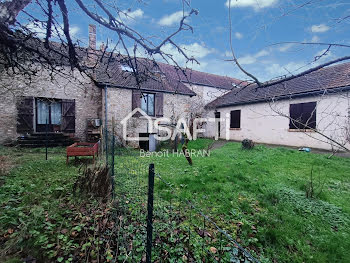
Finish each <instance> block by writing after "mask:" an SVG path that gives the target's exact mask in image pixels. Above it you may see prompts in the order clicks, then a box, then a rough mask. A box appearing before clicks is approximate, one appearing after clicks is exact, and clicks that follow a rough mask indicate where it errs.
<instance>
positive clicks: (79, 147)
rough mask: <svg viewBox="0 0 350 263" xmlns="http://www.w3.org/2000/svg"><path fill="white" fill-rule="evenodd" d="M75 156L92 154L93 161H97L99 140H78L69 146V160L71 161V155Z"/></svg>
mask: <svg viewBox="0 0 350 263" xmlns="http://www.w3.org/2000/svg"><path fill="white" fill-rule="evenodd" d="M72 156H74V157H75V158H76V157H77V156H92V158H93V161H94V162H95V157H96V156H98V142H96V143H90V142H76V143H74V144H72V145H70V146H68V147H67V161H66V163H67V164H68V162H69V157H72Z"/></svg>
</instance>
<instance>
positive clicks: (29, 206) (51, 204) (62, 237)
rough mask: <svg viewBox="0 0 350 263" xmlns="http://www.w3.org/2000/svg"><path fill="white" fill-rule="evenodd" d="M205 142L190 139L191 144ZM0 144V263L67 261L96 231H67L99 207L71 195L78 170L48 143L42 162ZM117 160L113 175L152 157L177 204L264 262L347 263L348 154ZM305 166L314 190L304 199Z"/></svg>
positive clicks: (227, 149)
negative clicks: (188, 205) (186, 204)
mask: <svg viewBox="0 0 350 263" xmlns="http://www.w3.org/2000/svg"><path fill="white" fill-rule="evenodd" d="M210 143H211V141H210V140H204V139H201V140H198V141H196V142H190V144H189V149H207V145H208V144H210ZM0 150H1V152H2V153H1V155H3V156H5V157H2V159H1V160H2V161H3V163H5V161H4V160H5V159H6V164H7V166H6V167H5V168H2V169H1V170H0V171H2V175H0V205H1V207H0V209H1V212H0V235H1V236H0V247H1V248H0V253H1V254H0V261H1V262H3V261H5V260H8V262H21V261H20V260H19V259H20V258H21V257H22V254H23V252H22V254H21V252H18V251H19V250H20V249H22V250H24V251H27V252H28V253H29V254H30V255H33V256H34V257H37V256H38V254H40V253H44V255H45V256H44V258H48V256H50V257H51V258H52V259H54V260H57V261H58V262H63V260H67V261H66V262H70V261H69V259H70V258H71V260H72V258H73V254H74V253H75V252H74V251H77V250H79V253H80V254H81V253H83V254H84V253H85V252H86V247H87V246H92V245H91V242H90V244H88V242H86V238H90V239H91V237H94V238H95V237H96V234H94V231H92V232H91V233H90V234H86V233H87V231H85V232H86V233H85V234H84V238H85V239H84V242H85V243H84V242H83V241H81V239H79V240H77V239H76V238H75V232H79V231H82V230H81V229H80V230H79V227H80V228H83V229H84V228H87V227H89V229H90V228H91V227H92V226H94V224H95V222H96V220H94V216H93V215H95V216H96V215H97V217H96V218H100V217H103V215H104V214H103V213H104V212H103V211H101V210H103V207H101V206H99V205H98V204H96V202H93V201H92V200H90V199H89V202H88V203H89V205H87V204H86V203H87V200H81V199H79V198H78V199H77V198H75V197H73V196H72V186H73V183H74V181H75V178H76V175H77V173H78V167H77V166H74V165H69V166H66V165H65V156H64V149H51V150H50V153H49V160H48V161H45V159H44V158H45V156H44V151H43V149H38V150H22V149H20V150H18V149H11V148H0ZM116 162H117V167H116V176H120V174H119V172H120V170H121V166H123V165H126V166H128V165H129V166H130V167H131V166H134V165H135V163H136V162H137V163H138V164H141V165H144V166H147V164H148V163H150V162H153V163H154V164H155V170H156V173H159V174H160V175H161V176H162V178H164V179H165V180H166V181H168V182H169V183H171V184H172V185H173V187H174V188H175V189H176V194H177V196H178V198H180V201H181V200H182V201H185V200H191V201H193V202H194V203H195V204H196V205H198V206H199V207H200V208H201V209H202V210H203V211H204V212H205V213H206V214H208V215H210V216H211V218H213V219H214V220H215V221H216V222H217V223H218V225H219V226H220V227H222V228H224V229H225V230H227V231H228V232H229V233H230V234H231V235H232V236H233V237H234V238H235V239H237V240H239V241H240V243H241V244H242V245H243V246H244V247H246V248H249V249H250V250H251V251H253V254H254V255H255V256H257V258H258V259H260V260H261V261H263V262H265V261H266V262H350V251H349V247H350V205H349V204H350V159H345V158H338V157H333V158H331V159H327V155H321V154H313V153H304V152H298V151H295V150H290V149H286V148H267V147H264V146H257V147H255V149H253V150H242V149H241V146H240V144H238V143H227V144H226V145H224V146H223V147H222V148H219V149H216V150H213V151H211V154H210V156H208V157H201V156H197V157H193V166H189V165H188V163H187V161H186V159H185V158H184V157H183V156H176V155H174V156H173V155H171V154H170V156H168V157H167V156H165V157H164V156H163V157H150V158H146V157H145V158H139V157H137V156H136V155H135V154H134V155H128V154H126V155H118V156H116ZM0 168H1V167H0ZM10 169H11V171H10V172H9V173H8V172H7V170H10ZM311 171H313V184H314V188H315V194H314V197H313V198H306V194H305V185H307V184H308V183H309V182H310V174H311ZM146 179H147V178H146V177H144V178H143V183H145V182H146ZM116 187H118V185H117V186H116ZM155 187H156V188H155V191H156V194H157V195H159V196H162V197H164V198H165V199H166V198H167V196H168V190H169V189H168V187H167V186H165V185H164V184H163V183H161V182H160V181H159V179H156V184H155ZM96 211H97V212H96ZM186 216H188V215H185V217H186ZM77 218H78V219H77ZM184 220H185V221H186V220H188V219H184ZM89 222H90V223H89ZM77 235H78V234H77ZM86 236H87V237H86ZM90 241H91V240H90ZM92 241H93V240H92ZM84 246H85V247H84ZM254 250H255V252H254ZM89 253H90V255H91V253H92V252H91V251H90V252H89ZM106 253H107V252H106ZM46 256H47V257H46ZM80 256H81V257H83V256H84V255H80ZM16 260H17V261H16ZM5 262H6V261H5Z"/></svg>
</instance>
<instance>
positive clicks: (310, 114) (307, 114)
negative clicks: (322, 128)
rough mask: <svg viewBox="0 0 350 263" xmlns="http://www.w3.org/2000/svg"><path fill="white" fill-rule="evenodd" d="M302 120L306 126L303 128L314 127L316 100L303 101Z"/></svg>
mask: <svg viewBox="0 0 350 263" xmlns="http://www.w3.org/2000/svg"><path fill="white" fill-rule="evenodd" d="M302 106H303V109H302V110H303V115H302V122H303V124H305V125H306V126H307V127H305V126H304V129H310V128H312V129H316V102H308V103H303V104H302Z"/></svg>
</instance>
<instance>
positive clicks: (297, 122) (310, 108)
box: [289, 102, 316, 129]
mask: <svg viewBox="0 0 350 263" xmlns="http://www.w3.org/2000/svg"><path fill="white" fill-rule="evenodd" d="M289 114H290V115H289V116H290V122H289V128H290V129H310V128H312V129H315V128H316V102H307V103H298V104H291V105H290V108H289Z"/></svg>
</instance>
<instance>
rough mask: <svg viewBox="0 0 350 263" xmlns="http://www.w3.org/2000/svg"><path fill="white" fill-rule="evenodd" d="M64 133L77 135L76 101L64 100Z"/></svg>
mask: <svg viewBox="0 0 350 263" xmlns="http://www.w3.org/2000/svg"><path fill="white" fill-rule="evenodd" d="M62 131H63V132H66V133H75V100H62Z"/></svg>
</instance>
